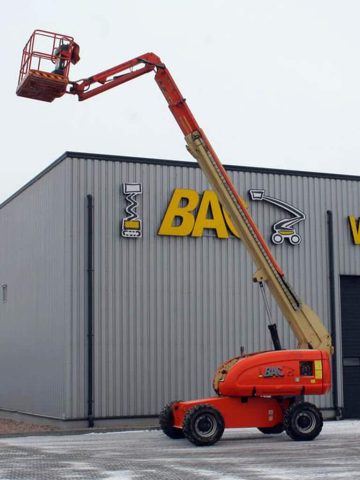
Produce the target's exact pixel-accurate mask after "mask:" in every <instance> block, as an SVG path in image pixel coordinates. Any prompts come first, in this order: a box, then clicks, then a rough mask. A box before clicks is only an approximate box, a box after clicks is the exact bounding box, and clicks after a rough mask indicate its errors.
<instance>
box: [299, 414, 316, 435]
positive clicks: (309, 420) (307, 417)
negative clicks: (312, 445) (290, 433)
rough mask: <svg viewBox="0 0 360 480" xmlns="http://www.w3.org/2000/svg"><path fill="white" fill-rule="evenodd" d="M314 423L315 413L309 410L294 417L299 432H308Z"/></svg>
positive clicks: (312, 428)
mask: <svg viewBox="0 0 360 480" xmlns="http://www.w3.org/2000/svg"><path fill="white" fill-rule="evenodd" d="M315 425H316V418H315V415H314V414H313V413H311V412H301V413H299V415H298V416H297V417H296V426H297V429H298V430H299V431H300V432H301V433H309V432H312V430H314V427H315Z"/></svg>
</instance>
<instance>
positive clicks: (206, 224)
mask: <svg viewBox="0 0 360 480" xmlns="http://www.w3.org/2000/svg"><path fill="white" fill-rule="evenodd" d="M206 229H210V230H214V231H215V232H216V236H217V237H218V238H229V231H230V232H231V233H232V234H233V235H235V237H237V238H239V234H238V233H237V231H236V230H235V227H234V225H233V223H232V221H231V219H230V217H229V214H228V213H227V212H226V211H225V210H224V209H223V208H222V207H221V205H220V203H219V200H218V198H217V196H216V194H215V192H212V191H209V190H206V191H205V192H204V193H203V194H202V196H201V198H200V195H199V194H198V192H196V191H195V190H185V189H182V188H177V189H176V190H174V193H173V195H172V197H171V200H170V203H169V206H168V208H167V210H166V212H165V215H164V218H163V221H162V222H161V225H160V228H159V231H158V235H169V236H181V237H186V236H191V237H202V236H203V234H204V230H206Z"/></svg>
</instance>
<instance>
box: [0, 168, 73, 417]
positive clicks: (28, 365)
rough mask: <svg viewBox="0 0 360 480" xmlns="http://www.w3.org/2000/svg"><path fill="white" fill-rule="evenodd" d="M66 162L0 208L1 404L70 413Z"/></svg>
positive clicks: (53, 413) (49, 413) (52, 413)
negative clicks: (0, 289)
mask: <svg viewBox="0 0 360 480" xmlns="http://www.w3.org/2000/svg"><path fill="white" fill-rule="evenodd" d="M64 174H65V164H60V165H58V166H57V167H56V168H54V169H52V170H51V171H49V172H48V173H47V174H46V175H45V176H43V177H42V178H41V179H39V180H38V181H37V182H35V183H33V184H32V185H31V187H29V188H27V189H25V190H24V191H23V192H22V193H21V194H20V195H18V196H16V197H15V198H13V199H12V200H11V201H10V202H9V203H7V204H5V205H4V206H2V208H1V209H0V285H3V284H6V285H7V297H8V298H7V302H6V303H3V299H2V298H0V408H2V409H8V410H15V411H16V410H17V411H21V412H29V413H34V414H38V415H46V416H50V417H51V416H53V417H58V418H62V417H65V396H66V392H65V365H66V362H67V360H66V358H65V331H66V330H67V328H66V322H67V321H68V317H67V316H66V313H65V305H67V304H68V303H69V300H70V295H69V293H70V291H69V288H68V282H66V280H65V279H66V275H67V272H66V271H65V237H66V236H67V235H68V234H67V232H66V222H65V215H64V213H65V209H64V202H65V185H66V182H65V175H64Z"/></svg>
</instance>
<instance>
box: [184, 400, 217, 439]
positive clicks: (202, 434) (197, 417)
mask: <svg viewBox="0 0 360 480" xmlns="http://www.w3.org/2000/svg"><path fill="white" fill-rule="evenodd" d="M224 428H225V427H224V419H223V417H222V415H221V413H220V412H219V411H218V410H216V408H213V407H212V406H211V405H206V404H204V405H197V406H196V407H193V408H192V409H191V410H189V411H188V412H187V413H186V415H185V418H184V425H183V432H184V435H185V437H186V438H187V439H188V440H189V441H190V442H192V443H193V444H194V445H197V446H199V447H203V446H207V445H214V443H216V442H217V441H218V440H220V438H221V437H222V434H223V433H224Z"/></svg>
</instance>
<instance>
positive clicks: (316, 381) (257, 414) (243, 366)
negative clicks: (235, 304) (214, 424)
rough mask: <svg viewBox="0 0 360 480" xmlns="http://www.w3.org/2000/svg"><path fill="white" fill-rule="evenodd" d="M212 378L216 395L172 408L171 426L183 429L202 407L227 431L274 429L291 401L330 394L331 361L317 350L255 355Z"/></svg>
mask: <svg viewBox="0 0 360 480" xmlns="http://www.w3.org/2000/svg"><path fill="white" fill-rule="evenodd" d="M228 365H231V367H230V368H228ZM215 379H216V381H214V383H216V385H215V388H216V390H217V392H218V394H219V396H217V397H210V398H202V399H197V400H190V401H186V402H175V403H174V404H173V406H172V408H173V418H174V423H173V426H174V427H177V428H182V427H183V422H184V417H185V415H186V413H187V412H188V411H189V410H190V409H192V408H193V407H195V406H197V405H203V404H206V405H211V406H212V407H214V408H216V409H217V410H218V411H219V412H220V413H221V415H222V416H223V418H224V423H225V428H240V427H273V426H275V425H277V424H279V423H280V422H282V421H283V415H284V412H285V410H286V409H287V408H288V406H289V403H290V401H291V399H293V398H294V397H296V396H299V395H305V394H306V395H322V394H324V393H326V392H328V391H329V390H330V387H331V368H330V359H329V355H328V353H327V352H324V351H321V350H276V351H269V352H261V353H255V354H252V355H247V356H244V357H238V358H234V359H232V360H228V361H227V362H226V363H225V364H223V365H221V366H220V367H219V369H218V371H217V373H216V375H215Z"/></svg>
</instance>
